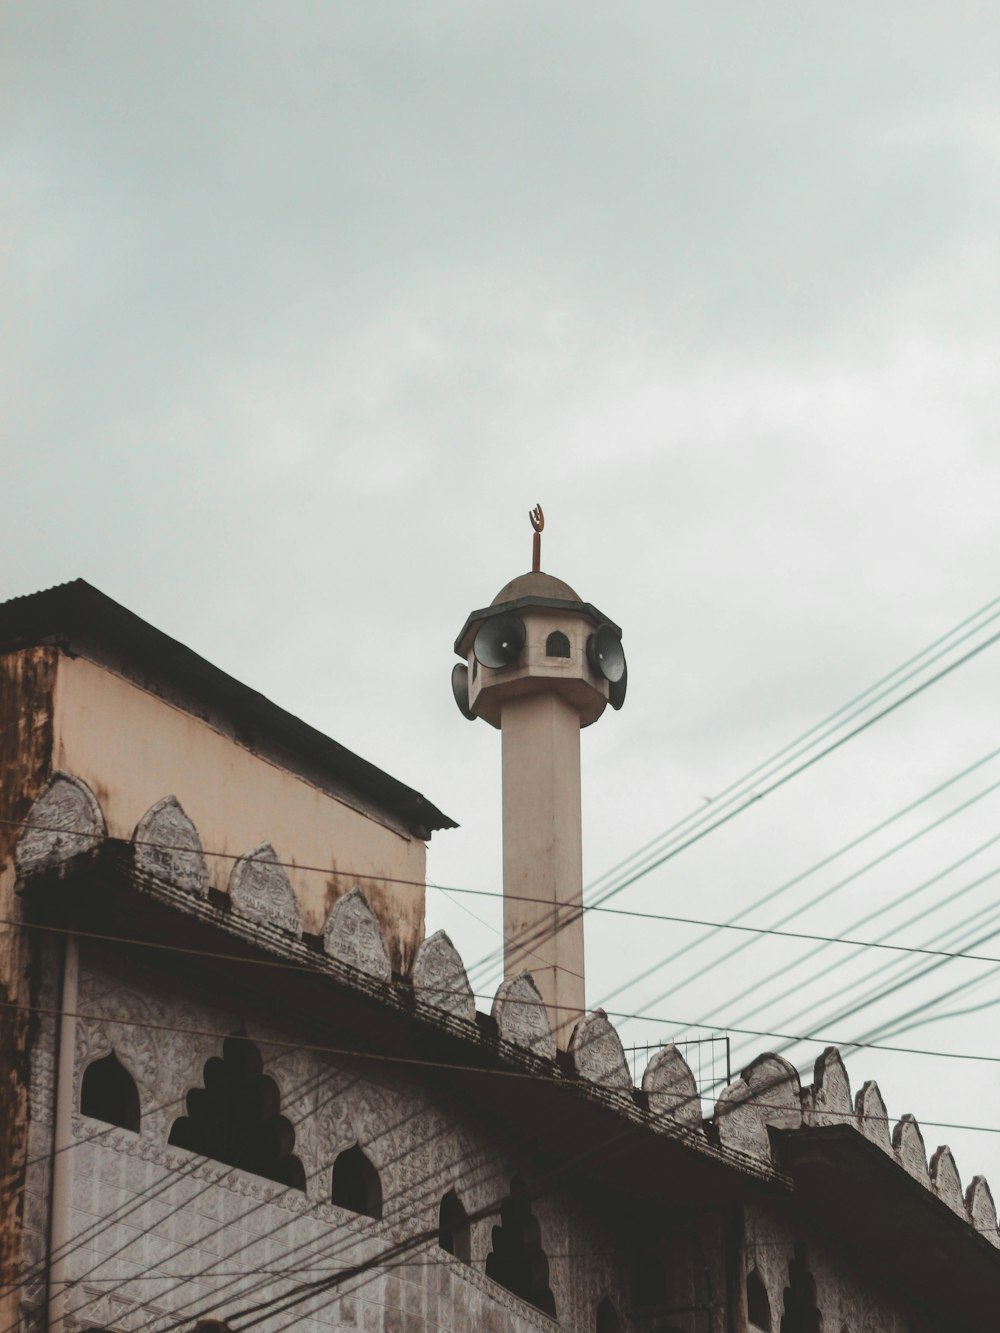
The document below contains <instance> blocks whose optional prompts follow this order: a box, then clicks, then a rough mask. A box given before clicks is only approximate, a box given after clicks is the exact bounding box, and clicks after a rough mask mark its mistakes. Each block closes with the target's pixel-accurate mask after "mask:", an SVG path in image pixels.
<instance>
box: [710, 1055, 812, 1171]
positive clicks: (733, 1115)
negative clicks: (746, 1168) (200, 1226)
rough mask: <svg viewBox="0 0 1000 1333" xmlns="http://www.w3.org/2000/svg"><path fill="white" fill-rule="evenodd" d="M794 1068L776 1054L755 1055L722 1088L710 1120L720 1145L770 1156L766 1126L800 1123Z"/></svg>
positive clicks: (783, 1127) (752, 1154) (780, 1127)
mask: <svg viewBox="0 0 1000 1333" xmlns="http://www.w3.org/2000/svg"><path fill="white" fill-rule="evenodd" d="M801 1092H802V1089H801V1086H800V1084H799V1075H798V1070H797V1069H796V1068H795V1066H794V1065H790V1064H789V1063H788V1061H787V1060H785V1059H783V1058H782V1057H781V1056H780V1055H772V1054H770V1053H769V1054H767V1055H759V1056H758V1057H757V1059H756V1060H753V1061H751V1063H750V1064H748V1065H747V1067H746V1069H744V1070H743V1073H742V1074H741V1076H740V1077H739V1078H738V1079H736V1080H735V1081H734V1082H732V1083H730V1085H729V1087H728V1088H725V1089H724V1090H723V1092H722V1095H721V1096H720V1097H719V1100H718V1101H717V1102H716V1104H715V1116H714V1122H715V1126H716V1128H717V1130H718V1134H719V1142H720V1143H721V1144H722V1146H723V1147H724V1148H732V1149H734V1150H735V1151H736V1152H742V1153H747V1154H749V1155H750V1156H752V1157H759V1158H761V1159H762V1160H764V1161H767V1160H769V1159H770V1156H771V1142H770V1139H769V1138H768V1135H767V1127H768V1125H774V1126H775V1127H776V1128H778V1129H798V1128H799V1127H800V1126H801V1124H802V1102H801Z"/></svg>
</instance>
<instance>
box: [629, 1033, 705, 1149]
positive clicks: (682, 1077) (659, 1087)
mask: <svg viewBox="0 0 1000 1333" xmlns="http://www.w3.org/2000/svg"><path fill="white" fill-rule="evenodd" d="M642 1090H643V1092H645V1094H646V1097H647V1099H648V1102H649V1109H650V1110H651V1111H652V1112H653V1114H654V1115H655V1116H656V1117H657V1118H658V1119H663V1120H673V1121H675V1122H676V1123H677V1124H679V1125H686V1126H687V1128H688V1129H693V1130H697V1131H698V1133H699V1134H704V1132H705V1127H704V1125H703V1124H702V1119H701V1097H700V1096H699V1095H698V1085H697V1083H696V1082H695V1080H694V1074H692V1072H691V1070H690V1067H689V1066H688V1063H687V1061H686V1060H685V1059H684V1057H683V1055H681V1053H680V1051H679V1050H678V1049H677V1047H676V1046H674V1045H673V1043H671V1044H670V1045H669V1046H664V1047H663V1048H662V1050H659V1051H657V1052H656V1054H655V1055H654V1056H653V1058H652V1059H651V1060H650V1062H649V1064H648V1065H647V1066H646V1068H645V1071H644V1072H643V1075H642Z"/></svg>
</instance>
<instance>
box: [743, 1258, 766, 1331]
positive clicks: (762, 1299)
mask: <svg viewBox="0 0 1000 1333" xmlns="http://www.w3.org/2000/svg"><path fill="white" fill-rule="evenodd" d="M747 1317H748V1318H749V1320H750V1322H751V1324H753V1326H754V1328H762V1329H764V1331H765V1333H771V1302H770V1301H769V1300H768V1299H767V1289H766V1288H765V1286H764V1282H763V1279H762V1278H761V1275H760V1274H759V1273H758V1272H757V1270H756V1268H753V1269H751V1270H750V1272H749V1273H748V1274H747Z"/></svg>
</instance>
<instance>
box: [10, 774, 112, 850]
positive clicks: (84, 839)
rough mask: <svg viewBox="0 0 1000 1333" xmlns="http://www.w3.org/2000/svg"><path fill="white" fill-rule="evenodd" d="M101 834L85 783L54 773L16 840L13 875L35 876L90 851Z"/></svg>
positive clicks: (102, 827)
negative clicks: (14, 872)
mask: <svg viewBox="0 0 1000 1333" xmlns="http://www.w3.org/2000/svg"><path fill="white" fill-rule="evenodd" d="M105 832H106V825H105V823H104V814H103V812H102V810H101V807H100V805H99V804H98V801H97V797H96V796H95V795H94V793H93V792H92V791H91V790H90V788H89V787H88V786H87V784H86V783H85V782H81V781H80V779H79V778H74V777H71V776H70V774H69V773H62V772H55V773H53V774H52V776H51V777H50V778H49V780H48V782H47V783H46V784H45V786H44V787H43V788H42V790H41V792H40V793H39V795H38V798H37V800H36V801H35V803H34V805H32V807H31V809H30V810H29V812H28V818H27V820H26V821H25V827H24V828H23V829H22V831H21V836H20V837H19V838H18V840H17V846H16V847H15V849H14V863H15V865H16V867H17V873H18V874H19V875H37V874H38V873H39V872H40V871H42V870H51V869H52V868H53V867H54V866H57V865H62V864H63V862H65V861H69V860H71V859H72V858H73V857H74V856H78V855H79V854H80V853H81V852H89V851H93V849H94V848H95V847H96V846H97V844H98V843H99V842H100V841H101V839H102V838H103V837H104V836H105Z"/></svg>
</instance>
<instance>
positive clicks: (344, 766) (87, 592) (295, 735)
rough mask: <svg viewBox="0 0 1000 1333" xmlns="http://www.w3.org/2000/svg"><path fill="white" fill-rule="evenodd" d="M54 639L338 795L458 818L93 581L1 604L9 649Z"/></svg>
mask: <svg viewBox="0 0 1000 1333" xmlns="http://www.w3.org/2000/svg"><path fill="white" fill-rule="evenodd" d="M42 643H50V644H55V645H57V646H59V647H61V648H63V649H65V650H68V651H71V652H73V653H76V654H79V655H80V656H83V657H87V658H89V659H90V660H92V661H95V662H98V663H100V664H101V665H103V666H107V667H109V668H111V669H112V670H115V671H117V672H119V673H120V674H121V675H123V676H125V677H126V679H129V680H132V681H134V682H136V683H137V684H139V685H141V686H143V688H145V689H148V690H150V691H151V692H152V693H154V694H158V695H160V696H161V697H162V698H165V699H167V700H168V701H169V702H170V703H172V704H174V705H175V706H177V707H180V708H182V709H184V710H185V711H186V712H189V713H192V714H194V715H195V716H197V717H200V718H203V719H204V720H206V721H207V722H209V723H210V724H211V725H212V726H214V727H215V728H216V729H217V730H219V731H222V732H223V733H224V734H226V735H229V736H231V737H233V738H234V739H236V740H238V741H239V743H240V744H243V745H247V746H250V747H251V748H253V749H254V750H256V751H257V752H258V753H260V754H262V755H266V756H267V757H268V758H269V759H272V760H273V761H274V762H275V763H277V764H279V765H281V766H282V767H284V768H287V769H289V770H290V771H291V772H294V773H297V774H298V775H299V776H301V777H304V778H305V779H306V780H307V781H310V782H313V783H315V785H316V786H318V787H320V788H321V789H323V790H325V791H328V792H329V793H330V794H331V795H334V796H342V797H343V796H348V797H349V796H354V797H356V798H357V797H360V798H361V799H362V800H363V801H364V802H365V803H366V804H367V805H368V806H369V807H370V808H371V809H372V811H373V812H374V813H376V814H381V815H383V816H385V817H387V818H389V819H391V820H393V821H396V822H398V823H400V824H402V825H403V826H404V827H405V828H406V829H407V830H408V831H409V832H410V833H411V834H413V835H414V836H415V837H418V838H428V837H430V835H431V833H432V832H434V831H435V830H437V829H446V828H457V827H458V826H457V824H456V823H455V821H454V820H453V819H450V818H449V817H448V816H447V815H446V814H444V813H442V811H440V810H439V809H438V808H437V806H435V805H433V804H432V803H431V802H430V801H428V800H427V799H426V797H424V796H422V795H421V794H420V792H418V791H414V790H413V788H412V787H407V786H406V785H405V784H404V783H402V782H399V781H398V780H397V779H396V778H394V777H391V776H390V775H389V774H388V773H385V772H383V771H382V769H380V768H376V766H375V765H374V764H371V763H369V762H368V761H367V760H366V759H362V758H361V756H360V755H357V754H354V753H353V752H352V751H351V750H348V749H347V748H346V747H345V746H343V745H340V744H339V743H338V742H337V741H335V740H333V739H332V738H331V737H329V736H326V735H324V734H323V733H322V732H321V731H317V730H316V728H315V727H311V726H310V725H309V724H308V723H307V722H303V721H302V720H301V719H300V718H297V717H295V716H294V715H293V714H292V713H289V712H287V711H286V710H285V709H284V708H281V707H279V705H278V704H276V703H273V702H272V701H271V700H270V699H267V698H265V696H264V695H263V694H260V693H258V691H256V690H252V689H250V687H249V686H247V685H244V684H243V683H242V682H241V681H238V680H236V679H235V677H233V676H230V675H228V674H227V673H226V672H225V671H222V670H221V669H220V668H219V667H217V666H213V664H212V663H211V662H208V661H206V659H205V658H204V657H201V656H199V655H198V653H196V652H194V651H193V650H192V649H190V648H188V647H187V646H186V645H185V644H183V643H180V642H179V641H178V640H177V639H172V638H171V637H170V636H169V635H168V634H164V633H163V631H162V630H158V629H157V628H156V627H155V626H153V625H150V624H149V623H148V621H145V620H143V619H142V618H141V617H140V616H137V615H135V614H134V613H133V612H132V611H129V610H128V609H127V608H126V607H124V606H122V605H121V604H120V603H119V602H116V601H114V600H113V599H112V598H111V597H108V596H107V595H106V594H105V593H102V592H101V591H100V590H99V589H97V588H95V587H93V586H92V585H91V584H90V583H87V582H86V580H84V579H73V580H72V581H71V582H69V583H60V584H57V585H56V586H55V587H53V588H46V589H45V590H44V591H42V592H36V593H31V594H29V595H27V596H24V597H15V598H12V599H11V600H10V601H7V602H2V603H0V652H10V651H11V650H13V649H17V648H22V647H27V646H29V645H33V644H42Z"/></svg>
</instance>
